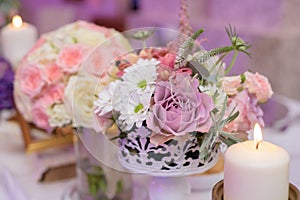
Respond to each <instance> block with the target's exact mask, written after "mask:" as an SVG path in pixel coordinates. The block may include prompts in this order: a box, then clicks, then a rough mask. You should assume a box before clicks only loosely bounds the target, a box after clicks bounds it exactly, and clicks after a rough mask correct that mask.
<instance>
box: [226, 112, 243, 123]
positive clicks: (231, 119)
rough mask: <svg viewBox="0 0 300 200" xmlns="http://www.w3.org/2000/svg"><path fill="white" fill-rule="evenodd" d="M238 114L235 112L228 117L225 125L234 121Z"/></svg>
mask: <svg viewBox="0 0 300 200" xmlns="http://www.w3.org/2000/svg"><path fill="white" fill-rule="evenodd" d="M239 114H240V112H239V111H237V112H235V113H234V114H233V115H230V116H229V117H228V118H227V119H226V122H227V123H230V122H232V121H233V120H235V119H236V118H237V117H238V116H239Z"/></svg>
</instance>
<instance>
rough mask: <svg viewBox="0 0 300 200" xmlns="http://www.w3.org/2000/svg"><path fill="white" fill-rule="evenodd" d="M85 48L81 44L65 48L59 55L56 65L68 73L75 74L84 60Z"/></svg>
mask: <svg viewBox="0 0 300 200" xmlns="http://www.w3.org/2000/svg"><path fill="white" fill-rule="evenodd" d="M84 50H85V49H84V47H83V46H82V45H80V44H75V45H69V46H65V47H64V48H63V49H62V50H61V51H60V52H59V55H58V58H57V60H56V64H57V65H58V66H59V67H61V68H62V69H63V71H65V72H68V73H75V72H77V71H78V69H79V66H80V64H81V62H82V60H83V58H84Z"/></svg>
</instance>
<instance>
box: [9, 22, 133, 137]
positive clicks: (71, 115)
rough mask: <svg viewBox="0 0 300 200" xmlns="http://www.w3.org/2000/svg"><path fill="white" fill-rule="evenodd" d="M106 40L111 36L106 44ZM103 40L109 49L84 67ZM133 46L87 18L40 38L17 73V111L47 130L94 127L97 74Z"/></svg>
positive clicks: (15, 90) (116, 33)
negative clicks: (83, 63) (91, 63)
mask: <svg viewBox="0 0 300 200" xmlns="http://www.w3.org/2000/svg"><path fill="white" fill-rule="evenodd" d="M108 38H112V39H110V40H109V41H108V42H106V41H107V39H108ZM99 43H102V45H103V46H105V47H106V48H105V52H103V53H101V55H102V57H98V59H97V60H94V61H93V62H94V63H93V65H92V66H93V67H90V66H91V65H89V66H82V65H81V63H82V61H83V60H84V59H85V57H86V56H87V55H88V54H89V53H90V52H91V51H92V50H93V49H94V47H96V46H97V45H98V44H99ZM130 49H131V47H130V45H129V43H128V41H127V39H125V38H124V37H123V35H121V34H120V33H119V32H117V31H115V30H114V29H109V28H105V27H100V26H97V25H95V24H92V23H87V22H84V21H78V22H75V23H71V24H68V25H65V26H63V27H61V28H59V29H58V30H55V31H53V32H50V33H47V34H45V35H43V36H41V38H40V39H39V40H38V41H37V43H36V44H35V45H34V47H33V48H32V49H31V50H30V51H29V52H28V53H27V54H26V55H25V57H24V58H23V60H22V61H21V63H20V65H19V66H18V68H17V71H16V76H15V82H14V97H15V102H16V106H17V108H18V110H19V111H20V113H21V114H22V115H23V117H24V118H25V119H26V120H27V121H28V122H32V123H34V124H35V125H36V126H37V127H39V128H42V129H44V130H46V131H48V132H52V131H53V130H54V129H56V128H57V127H64V126H68V125H71V126H76V127H77V126H82V127H92V126H93V103H92V101H93V97H94V95H95V93H97V91H95V93H94V90H93V89H94V85H95V84H96V82H97V79H96V77H97V76H98V74H97V73H100V72H101V70H103V68H104V67H105V66H106V62H108V61H110V60H111V59H112V58H114V57H115V56H117V55H119V54H120V53H122V52H124V51H125V52H127V51H128V50H130ZM75 85H76V87H75ZM73 97H74V98H73ZM73 102H75V103H76V106H75V107H73V106H72V105H73ZM75 118H76V120H75Z"/></svg>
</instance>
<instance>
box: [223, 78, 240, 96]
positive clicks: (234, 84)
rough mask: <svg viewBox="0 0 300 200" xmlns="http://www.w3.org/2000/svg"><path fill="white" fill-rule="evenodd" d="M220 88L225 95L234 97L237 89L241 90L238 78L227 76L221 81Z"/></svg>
mask: <svg viewBox="0 0 300 200" xmlns="http://www.w3.org/2000/svg"><path fill="white" fill-rule="evenodd" d="M221 83H222V88H223V90H224V91H225V92H226V94H227V95H229V96H230V95H236V94H237V93H238V92H239V91H238V90H239V88H242V84H241V77H240V76H228V77H223V78H222V79H221Z"/></svg>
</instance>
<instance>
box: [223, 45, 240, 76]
mask: <svg viewBox="0 0 300 200" xmlns="http://www.w3.org/2000/svg"><path fill="white" fill-rule="evenodd" d="M238 54H239V51H238V50H235V51H234V54H233V56H232V59H231V62H230V65H229V66H228V67H227V69H226V70H225V76H226V75H227V74H228V73H229V72H230V70H231V69H232V67H233V65H234V63H235V61H236V59H237V56H238Z"/></svg>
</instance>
